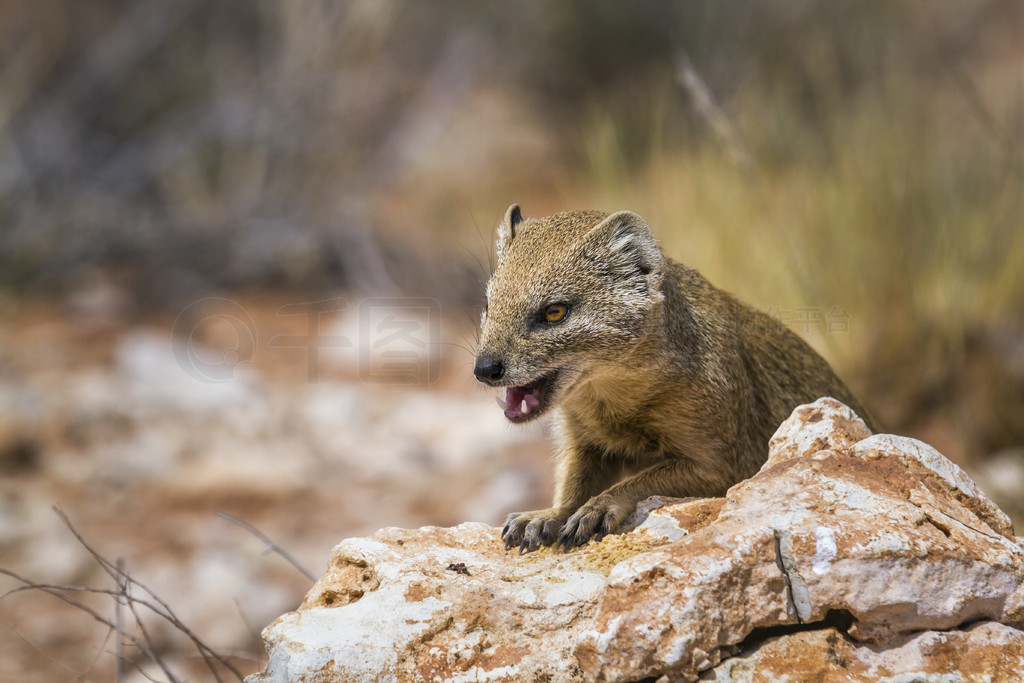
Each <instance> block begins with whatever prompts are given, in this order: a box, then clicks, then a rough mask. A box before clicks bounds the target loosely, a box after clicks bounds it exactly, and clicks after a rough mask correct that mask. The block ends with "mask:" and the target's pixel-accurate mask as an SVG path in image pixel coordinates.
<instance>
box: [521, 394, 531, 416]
mask: <svg viewBox="0 0 1024 683" xmlns="http://www.w3.org/2000/svg"><path fill="white" fill-rule="evenodd" d="M519 410H520V411H522V413H523V415H526V414H527V413H529V412H530V406H528V405H527V404H526V399H525V398H524V399H523V402H522V403H521V404H520V405H519Z"/></svg>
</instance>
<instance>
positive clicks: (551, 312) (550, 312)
mask: <svg viewBox="0 0 1024 683" xmlns="http://www.w3.org/2000/svg"><path fill="white" fill-rule="evenodd" d="M567 315H569V306H568V305H567V304H551V305H550V306H545V307H544V322H547V323H560V322H562V321H563V320H565V316H567Z"/></svg>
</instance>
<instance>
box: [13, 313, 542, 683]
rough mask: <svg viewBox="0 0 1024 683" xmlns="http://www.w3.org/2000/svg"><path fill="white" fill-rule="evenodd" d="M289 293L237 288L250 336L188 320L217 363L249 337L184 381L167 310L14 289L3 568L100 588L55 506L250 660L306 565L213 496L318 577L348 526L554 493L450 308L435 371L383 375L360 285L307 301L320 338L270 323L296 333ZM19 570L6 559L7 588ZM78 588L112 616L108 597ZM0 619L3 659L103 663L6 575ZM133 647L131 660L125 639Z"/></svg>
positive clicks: (76, 670) (103, 647)
mask: <svg viewBox="0 0 1024 683" xmlns="http://www.w3.org/2000/svg"><path fill="white" fill-rule="evenodd" d="M236 303H237V302H236ZM292 304H294V302H289V301H286V300H282V301H267V300H260V299H256V300H251V301H245V302H244V303H242V304H240V306H241V308H242V309H243V311H244V314H243V313H238V316H239V317H244V315H248V316H250V317H249V318H248V319H246V325H248V326H251V329H252V330H255V331H256V333H257V334H256V335H255V337H256V338H255V343H254V344H253V346H254V347H255V348H254V349H253V348H247V347H246V346H245V344H242V345H241V346H239V345H238V344H236V343H235V337H233V336H232V334H233V333H234V332H236V331H233V330H231V329H230V325H228V326H227V327H225V324H224V320H228V321H229V322H230V320H232V318H231V317H230V316H229V315H228V314H232V313H233V309H232V308H230V307H229V308H225V307H224V306H225V305H224V304H219V306H220V308H218V309H215V310H214V311H213V313H214V314H215V315H212V314H211V315H206V317H205V319H204V320H205V322H204V321H203V320H200V321H199V323H200V324H195V325H191V324H190V325H189V326H188V329H187V330H186V331H187V332H188V333H189V334H191V336H192V341H193V342H195V343H196V344H195V347H194V348H196V349H199V350H200V353H201V354H202V353H205V354H206V355H207V356H208V357H210V358H213V359H214V360H217V359H218V358H220V357H221V356H222V355H224V354H227V355H226V357H227V358H228V360H229V361H230V362H229V365H230V364H231V363H234V361H235V360H236V359H238V358H237V356H238V355H239V354H241V355H242V356H243V358H241V360H244V361H246V362H242V363H240V364H238V365H235V366H233V367H230V371H231V373H230V374H231V376H230V378H227V379H226V380H225V381H207V380H208V379H209V378H203V377H201V376H200V377H199V378H198V379H197V374H196V372H194V370H196V368H197V367H198V369H200V370H203V369H204V368H203V367H201V366H199V365H198V361H197V362H193V364H192V365H191V366H190V365H189V360H188V356H187V354H185V355H184V356H183V355H182V353H181V351H182V348H183V346H182V344H183V343H185V342H186V341H188V335H187V334H183V333H182V330H181V324H180V322H179V327H178V328H177V329H175V328H174V322H175V320H174V317H169V316H168V317H162V316H154V317H153V318H152V319H151V320H142V321H135V322H133V323H132V324H131V325H127V324H123V323H121V322H117V321H116V320H114V321H112V320H109V319H107V318H105V317H104V316H102V315H100V316H97V315H95V314H93V313H92V311H91V310H90V309H88V308H86V309H84V310H83V309H82V308H81V307H79V308H74V307H73V308H72V309H70V310H69V309H67V308H65V307H59V308H58V307H54V306H52V305H48V304H43V303H38V304H34V305H26V304H22V305H19V306H18V307H16V308H15V307H9V308H8V309H7V310H6V314H5V315H3V316H0V468H2V473H3V477H2V480H0V568H3V569H7V570H10V571H14V572H17V573H18V574H19V575H22V576H24V577H25V578H28V579H31V580H34V581H36V582H40V583H49V584H73V585H76V586H89V587H98V588H103V589H111V588H114V587H115V584H114V581H113V580H112V579H111V577H110V576H108V575H107V573H106V572H104V571H103V569H102V568H101V566H100V565H99V564H98V563H97V562H96V560H95V559H94V558H93V557H91V556H90V554H89V553H88V552H87V551H86V549H85V548H84V547H83V546H82V545H81V544H80V543H79V542H77V541H76V539H75V538H74V536H73V535H72V534H71V532H70V531H69V529H68V528H66V526H65V525H64V524H63V523H62V522H61V520H60V518H59V517H58V516H57V515H56V514H55V512H54V511H53V510H52V507H53V506H58V507H59V508H60V509H61V510H62V511H63V512H64V513H65V514H66V515H67V517H68V518H69V520H70V521H71V523H72V524H73V525H74V526H75V528H76V529H77V531H78V532H79V533H80V534H81V535H82V537H83V538H84V539H85V540H86V541H87V542H88V543H89V544H90V545H91V546H92V547H93V548H94V549H95V550H96V551H97V552H98V553H100V554H101V555H102V556H103V557H105V558H107V559H108V560H110V561H111V562H115V561H116V560H117V559H118V558H121V559H123V561H124V566H125V568H126V570H127V572H128V573H129V574H130V575H131V577H132V578H134V579H135V580H137V581H139V582H141V583H142V584H145V585H146V586H147V587H149V588H150V589H152V591H153V592H154V593H155V594H156V595H158V596H159V597H160V598H162V599H163V600H164V601H166V603H167V604H168V605H169V606H170V607H171V608H172V609H173V610H174V612H175V613H176V615H177V616H178V617H179V618H180V620H181V621H182V622H183V623H184V624H185V625H187V626H188V627H189V628H191V629H192V630H193V631H194V632H195V634H196V635H197V636H198V637H199V638H200V639H202V640H203V641H204V642H205V643H207V644H208V645H209V646H210V647H212V648H213V649H215V650H217V651H218V652H221V653H226V654H228V655H230V656H231V658H232V659H231V661H232V662H233V663H234V665H235V666H236V667H237V668H238V669H239V671H240V672H242V673H248V672H252V671H255V670H257V669H258V668H261V666H262V663H261V659H262V660H265V653H264V649H263V646H262V643H261V642H260V640H259V631H260V630H261V629H262V628H263V627H264V626H265V625H266V624H267V623H269V622H270V621H271V620H272V619H273V618H275V617H276V616H277V615H278V614H280V613H282V612H284V611H287V610H288V609H292V608H294V607H295V606H296V605H297V604H298V603H299V602H300V601H301V600H302V597H303V595H304V594H305V593H306V591H307V590H308V589H309V588H310V586H311V584H312V580H311V579H309V578H307V577H306V576H304V575H303V574H302V573H301V572H300V571H298V570H297V569H296V568H295V567H293V566H292V565H291V564H289V562H287V561H286V560H285V559H284V558H283V557H282V556H281V555H280V554H277V553H269V554H267V553H264V552H263V551H264V549H265V547H266V544H265V543H264V542H263V541H261V540H259V539H258V538H256V537H255V536H254V535H253V534H251V533H250V532H249V531H247V530H245V529H243V528H242V527H240V526H238V525H237V524H234V523H232V522H230V521H228V520H226V519H224V518H222V517H218V516H217V514H216V513H217V512H225V513H228V514H230V515H233V516H235V517H237V518H239V519H242V520H244V521H246V522H248V523H249V524H251V525H253V526H254V527H256V528H257V529H258V530H259V531H261V532H262V533H264V534H266V535H267V536H269V537H270V538H272V539H273V540H274V541H276V542H277V543H278V544H280V546H282V547H283V548H284V549H285V550H286V551H288V552H290V553H291V554H292V555H294V557H295V558H296V559H297V561H298V562H299V563H301V564H302V565H303V566H304V567H306V568H307V569H308V570H309V571H310V572H311V573H312V574H313V575H319V574H320V573H321V572H322V571H323V568H324V567H325V566H326V563H327V559H328V556H329V553H330V550H331V548H332V547H333V546H334V545H335V544H336V543H337V542H338V541H340V540H341V539H343V538H346V537H349V536H353V535H360V534H367V533H370V532H372V531H374V530H376V529H379V528H381V527H387V526H403V527H417V526H421V525H424V524H440V525H452V524H458V523H460V522H463V521H465V520H475V521H481V522H485V523H488V524H496V523H498V522H499V521H501V520H502V519H503V518H504V515H505V514H506V513H507V512H508V511H509V510H512V509H523V508H524V507H529V506H535V507H536V506H540V505H542V504H544V503H545V502H546V501H547V499H548V498H549V496H550V483H549V473H548V462H547V461H548V446H547V444H546V441H545V435H544V433H543V429H542V428H539V427H534V428H526V429H511V428H510V427H509V426H508V425H507V424H506V423H505V422H504V418H503V417H502V415H501V412H500V411H499V410H498V408H497V407H496V406H495V404H494V400H493V398H492V396H491V395H490V394H489V393H488V392H486V391H483V390H480V389H478V388H477V387H476V386H475V382H473V380H472V377H471V373H470V372H469V368H470V363H469V360H468V359H469V356H468V354H467V353H466V351H465V350H464V349H462V348H460V346H464V345H465V343H466V342H465V340H463V339H462V338H461V336H460V333H459V330H462V329H464V328H466V319H465V317H464V316H461V314H460V316H459V318H458V319H457V320H446V321H445V322H444V324H443V325H442V326H441V327H442V329H443V333H444V338H443V339H442V342H444V344H443V346H441V347H439V348H440V349H441V352H440V353H439V354H436V355H435V356H433V357H432V362H434V363H437V364H439V366H433V367H432V369H431V372H433V370H434V369H436V368H437V367H440V372H439V373H435V374H436V378H435V377H432V376H429V375H428V376H425V377H419V376H416V377H414V378H413V379H414V381H415V382H417V383H413V384H409V385H389V384H382V383H380V382H379V381H376V380H375V379H374V378H373V377H369V378H367V377H365V375H366V372H365V368H362V367H361V366H360V365H359V360H360V358H359V354H358V351H359V343H360V341H361V339H360V336H359V334H360V330H359V325H360V323H361V322H367V321H366V320H361V319H360V317H359V311H358V310H357V307H356V306H355V305H352V306H350V307H348V309H346V310H343V311H340V312H339V311H335V312H328V313H325V314H324V315H323V316H322V321H321V325H322V328H321V329H322V331H323V332H324V333H329V334H332V335H334V336H335V337H337V338H344V339H348V340H349V341H351V342H352V345H351V346H346V345H338V346H333V347H330V346H327V345H324V346H323V347H322V348H320V349H319V351H317V349H315V348H312V349H311V348H309V347H307V346H306V345H305V342H303V345H302V346H296V345H295V344H293V343H291V342H289V341H288V338H285V337H279V336H278V335H291V336H293V337H296V336H297V337H299V338H301V337H302V335H303V334H305V331H306V318H305V317H304V316H302V315H298V316H296V315H282V314H281V313H282V309H281V306H282V305H292ZM334 305H337V302H335V304H334ZM285 310H286V312H291V311H288V309H285ZM206 313H210V312H209V311H207V312H206ZM371 322H372V321H371ZM172 330H174V334H172ZM469 334H472V333H471V332H470V333H469ZM449 337H450V338H449ZM274 339H277V342H276V344H272V343H271V341H272V340H274ZM246 340H248V338H246ZM371 341H372V340H371ZM286 342H287V343H286ZM232 354H233V355H232ZM311 354H312V356H311ZM310 357H314V358H315V359H316V360H317V363H315V364H314V365H311V364H310V363H309V362H308V360H309V358H310ZM183 358H184V359H185V360H184V361H183ZM363 360H365V358H364V359H363ZM193 361H195V359H193ZM213 367H215V365H210V366H209V367H208V368H205V370H207V371H208V370H209V369H210V368H213ZM311 371H312V372H311ZM207 374H209V372H208V373H207ZM361 375H364V377H361ZM217 379H218V380H219V379H221V378H217ZM378 379H379V378H378ZM431 379H436V381H435V382H433V383H430V380H431ZM19 585H20V584H19V582H17V581H15V580H14V579H12V578H8V577H0V590H2V591H8V590H12V589H15V588H17V587H18V586H19ZM74 595H75V597H76V598H77V599H81V600H83V601H84V602H85V603H86V605H88V606H91V607H93V608H94V609H96V610H97V611H98V612H99V613H100V614H101V615H104V616H106V617H109V618H113V615H114V601H113V600H112V599H111V598H110V597H109V596H106V595H82V594H80V593H76V594H74ZM140 616H141V618H142V620H143V623H144V624H145V626H146V628H147V629H148V632H149V635H150V636H151V637H152V639H153V641H154V642H155V644H156V649H157V651H158V653H159V654H160V655H161V656H162V658H163V659H164V660H165V661H166V662H167V663H168V666H169V668H170V669H171V670H172V672H173V671H177V672H179V675H181V676H183V677H185V678H191V680H204V679H205V678H207V677H208V676H209V673H208V672H206V670H205V665H204V663H203V661H202V659H201V658H199V657H198V655H197V652H196V650H195V648H194V647H192V645H191V643H189V642H188V640H187V639H185V638H183V637H182V636H181V634H180V632H178V630H177V629H176V628H174V627H172V626H170V625H169V624H167V623H166V622H163V621H162V620H161V619H159V618H157V617H154V616H153V615H151V614H147V613H146V610H143V611H142V612H141V614H140ZM126 618H127V619H128V622H127V623H129V624H131V625H132V627H131V630H132V632H133V633H138V631H137V630H136V629H135V628H134V619H133V618H131V616H130V615H128V616H127V617H126ZM0 620H2V624H3V626H2V627H0V628H3V629H4V630H5V631H6V636H5V637H4V638H2V639H0V641H2V644H0V679H2V680H18V681H49V680H69V679H72V678H75V677H76V676H81V677H82V680H95V681H103V680H111V679H112V676H113V670H114V661H113V657H112V656H110V655H109V654H107V653H110V652H113V650H114V639H113V638H112V637H110V636H109V633H108V630H109V629H107V628H106V627H105V626H104V625H103V624H100V623H97V622H96V621H95V620H94V619H93V618H91V617H90V616H89V615H87V614H85V613H83V612H82V611H81V610H78V609H75V608H72V607H69V606H68V605H66V604H64V603H63V602H61V601H60V600H58V599H57V598H54V597H52V596H49V595H45V594H42V593H40V592H37V591H28V592H19V593H15V594H9V595H7V596H6V597H5V598H4V599H3V600H2V602H0ZM126 656H128V657H130V658H131V659H132V660H134V661H138V662H140V663H144V662H145V660H146V658H145V657H143V656H140V655H139V653H138V652H137V651H136V650H134V649H133V648H130V647H129V648H128V649H127V651H126ZM143 666H144V667H145V669H146V671H147V673H150V674H151V675H156V676H157V677H158V678H159V677H160V676H161V675H162V674H160V673H159V672H157V670H156V669H155V667H154V666H153V665H152V664H143ZM132 675H133V674H132V671H131V667H129V672H128V676H129V679H128V680H136V679H139V676H140V675H139V674H138V673H136V674H134V676H135V677H134V678H131V676H132ZM222 675H226V676H227V677H228V678H229V679H230V678H231V674H230V673H229V672H225V671H223V670H222Z"/></svg>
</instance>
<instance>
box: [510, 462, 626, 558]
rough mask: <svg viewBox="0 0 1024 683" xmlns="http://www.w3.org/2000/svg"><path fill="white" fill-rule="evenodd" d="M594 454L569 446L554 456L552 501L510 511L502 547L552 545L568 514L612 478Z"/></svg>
mask: <svg viewBox="0 0 1024 683" xmlns="http://www.w3.org/2000/svg"><path fill="white" fill-rule="evenodd" d="M593 455H594V454H591V453H589V452H587V451H585V450H579V449H577V448H576V447H573V446H570V447H569V448H566V449H565V450H564V451H562V452H561V453H559V455H558V456H556V458H555V462H556V465H555V500H554V505H552V507H550V508H545V509H543V510H533V511H531V512H513V513H511V514H510V515H509V516H508V518H507V519H506V520H505V528H504V529H502V531H501V537H502V538H503V539H505V550H509V549H510V548H513V547H515V546H519V554H520V555H522V554H523V553H528V552H532V551H534V550H536V549H537V548H539V547H540V546H542V545H551V544H552V543H554V542H555V539H556V538H557V537H558V532H559V531H560V530H561V529H562V528H563V527H564V526H565V522H566V520H567V519H568V518H569V515H571V514H572V513H573V512H575V511H576V510H577V509H578V508H579V507H580V506H581V505H583V504H584V503H586V502H587V501H588V500H590V499H591V498H592V497H593V496H595V495H597V494H598V493H600V492H601V491H603V490H604V489H605V488H607V487H608V486H609V485H610V484H611V483H612V482H613V481H614V478H615V477H614V473H613V472H610V471H608V469H607V468H605V467H602V466H601V462H600V457H599V456H597V457H592V456H593Z"/></svg>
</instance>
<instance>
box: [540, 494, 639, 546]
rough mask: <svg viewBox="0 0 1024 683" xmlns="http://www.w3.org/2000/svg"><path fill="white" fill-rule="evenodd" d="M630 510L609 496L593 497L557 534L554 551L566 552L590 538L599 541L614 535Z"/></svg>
mask: <svg viewBox="0 0 1024 683" xmlns="http://www.w3.org/2000/svg"><path fill="white" fill-rule="evenodd" d="M630 513H631V510H630V509H629V508H628V507H627V506H625V505H622V504H621V503H620V502H619V501H617V500H616V499H615V498H613V497H611V496H606V495H604V494H602V495H599V496H594V497H593V498H591V499H590V500H588V501H587V503H586V505H584V506H583V507H581V508H580V509H579V510H577V511H576V512H575V513H573V515H572V517H570V518H569V521H567V522H566V523H565V526H563V527H562V530H561V532H560V533H559V534H558V542H557V543H556V544H555V548H556V549H561V550H565V551H568V550H569V549H570V548H574V547H576V546H581V545H583V544H584V543H586V542H587V541H589V540H590V539H591V538H595V537H596V540H598V541H600V540H601V539H602V538H604V537H605V536H607V535H608V534H614V533H615V532H617V531H619V530H620V529H621V528H622V522H623V521H624V520H625V519H626V517H627V516H628V515H629V514H630Z"/></svg>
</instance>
